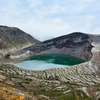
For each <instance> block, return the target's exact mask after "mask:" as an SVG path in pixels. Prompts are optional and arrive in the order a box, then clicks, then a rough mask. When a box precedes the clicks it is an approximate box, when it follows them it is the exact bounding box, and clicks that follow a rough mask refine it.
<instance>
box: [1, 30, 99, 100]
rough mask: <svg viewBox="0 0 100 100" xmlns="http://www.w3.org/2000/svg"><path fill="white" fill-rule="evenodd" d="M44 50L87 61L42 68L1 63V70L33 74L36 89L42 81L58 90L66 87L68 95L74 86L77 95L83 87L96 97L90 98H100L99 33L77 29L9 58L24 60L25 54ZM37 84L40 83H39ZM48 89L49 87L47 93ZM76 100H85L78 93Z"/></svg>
mask: <svg viewBox="0 0 100 100" xmlns="http://www.w3.org/2000/svg"><path fill="white" fill-rule="evenodd" d="M40 54H65V55H70V56H74V57H78V58H80V59H83V60H84V61H85V62H84V63H82V64H79V65H74V66H68V67H63V68H52V69H46V70H39V71H34V70H26V69H22V68H19V67H17V66H15V65H12V64H1V65H0V73H1V74H5V75H8V76H9V75H11V76H13V75H18V76H20V77H23V76H24V77H27V78H30V79H32V80H33V81H32V82H31V83H30V86H31V87H33V88H34V87H35V89H36V88H37V87H39V89H40V88H41V89H43V87H41V85H42V86H45V87H46V88H47V89H51V88H52V89H53V90H54V89H57V91H58V90H59V89H61V90H62V91H63V92H62V93H65V94H66V95H69V93H73V92H72V90H74V93H75V95H77V93H78V92H77V93H76V92H75V90H81V91H83V92H84V93H85V94H86V95H87V96H88V97H92V99H86V100H98V99H99V98H100V36H99V35H88V34H84V33H79V32H75V33H72V34H69V35H65V36H61V37H57V38H54V39H51V40H47V41H44V42H41V43H38V44H36V45H32V46H30V47H28V48H24V49H21V50H19V51H17V52H15V53H13V54H11V55H10V57H9V60H11V59H19V60H20V59H21V58H26V57H29V56H34V55H40ZM18 81H19V80H18ZM35 82H36V83H35ZM43 82H44V83H43ZM39 83H40V84H39ZM48 83H50V84H48ZM36 84H39V85H38V86H36ZM63 84H64V85H63ZM46 85H47V86H46ZM67 85H68V86H69V85H70V86H72V87H74V89H73V88H72V87H71V88H65V87H67ZM31 87H30V88H31ZM46 88H45V89H46ZM31 91H32V93H34V90H31ZM37 91H38V90H37ZM43 91H44V90H43ZM70 91H71V92H70ZM39 92H40V91H39ZM42 93H43V92H42ZM46 93H47V90H46V92H45V94H46ZM82 95H83V94H82ZM78 98H80V97H78ZM84 98H85V97H84ZM40 100H41V99H40ZM51 100H52V99H51ZM55 100H59V99H55ZM62 100H67V99H62ZM72 100H82V98H81V99H77V97H76V99H72Z"/></svg>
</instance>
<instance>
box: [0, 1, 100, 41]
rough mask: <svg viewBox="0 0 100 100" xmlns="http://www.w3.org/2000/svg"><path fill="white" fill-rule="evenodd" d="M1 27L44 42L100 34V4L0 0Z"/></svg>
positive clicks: (91, 2) (92, 2) (89, 2)
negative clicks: (23, 33)
mask: <svg viewBox="0 0 100 100" xmlns="http://www.w3.org/2000/svg"><path fill="white" fill-rule="evenodd" d="M0 25H6V26H11V27H18V28H20V29H21V30H23V31H25V32H27V33H29V34H31V35H32V36H33V37H35V38H37V39H39V40H41V41H43V40H46V39H50V38H53V37H57V36H61V35H65V34H69V33H72V32H84V33H90V34H100V0H0Z"/></svg>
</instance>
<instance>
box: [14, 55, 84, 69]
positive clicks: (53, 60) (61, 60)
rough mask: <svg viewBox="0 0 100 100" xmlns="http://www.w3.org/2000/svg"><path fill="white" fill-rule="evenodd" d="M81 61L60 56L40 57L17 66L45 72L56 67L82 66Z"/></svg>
mask: <svg viewBox="0 0 100 100" xmlns="http://www.w3.org/2000/svg"><path fill="white" fill-rule="evenodd" d="M82 62H84V61H83V60H81V59H78V58H75V57H71V56H66V55H58V54H47V55H38V56H33V57H30V58H27V59H26V60H24V61H21V62H19V63H16V65H17V66H19V67H21V68H24V69H29V70H44V69H49V68H56V67H65V66H72V65H76V64H80V63H82Z"/></svg>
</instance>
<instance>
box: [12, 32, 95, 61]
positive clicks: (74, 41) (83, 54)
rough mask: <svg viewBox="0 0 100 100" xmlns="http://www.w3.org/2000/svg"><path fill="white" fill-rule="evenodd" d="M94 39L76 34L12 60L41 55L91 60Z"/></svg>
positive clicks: (24, 53)
mask: <svg viewBox="0 0 100 100" xmlns="http://www.w3.org/2000/svg"><path fill="white" fill-rule="evenodd" d="M91 41H92V39H91V38H90V37H89V36H88V35H86V34H83V33H79V32H75V33H72V34H69V35H65V36H61V37H57V38H53V39H51V40H47V41H44V42H41V43H38V44H36V45H33V46H30V47H28V48H25V49H22V50H20V51H19V53H20V55H15V56H14V55H13V56H11V58H21V57H28V56H34V55H41V54H65V55H69V56H74V57H77V58H80V59H82V60H84V61H88V60H90V58H91V56H92V53H91V49H92V47H93V46H92V44H91Z"/></svg>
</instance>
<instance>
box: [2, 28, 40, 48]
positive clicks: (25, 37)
mask: <svg viewBox="0 0 100 100" xmlns="http://www.w3.org/2000/svg"><path fill="white" fill-rule="evenodd" d="M38 42H39V41H38V40H36V39H34V38H33V37H32V36H30V35H29V34H27V33H25V32H23V31H22V30H20V29H18V28H14V27H7V26H0V49H2V48H7V47H11V46H16V45H20V44H25V43H38Z"/></svg>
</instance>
